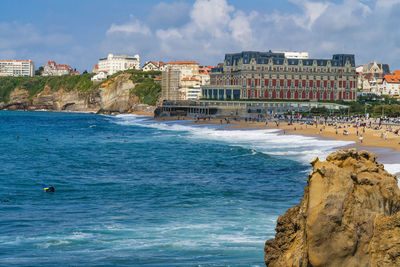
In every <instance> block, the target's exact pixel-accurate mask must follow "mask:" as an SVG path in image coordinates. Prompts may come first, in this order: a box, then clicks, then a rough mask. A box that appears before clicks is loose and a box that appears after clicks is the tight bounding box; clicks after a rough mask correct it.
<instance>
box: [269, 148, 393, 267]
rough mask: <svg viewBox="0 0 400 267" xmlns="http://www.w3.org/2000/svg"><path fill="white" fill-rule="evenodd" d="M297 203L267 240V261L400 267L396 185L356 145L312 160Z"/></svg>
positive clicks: (318, 264)
mask: <svg viewBox="0 0 400 267" xmlns="http://www.w3.org/2000/svg"><path fill="white" fill-rule="evenodd" d="M312 165H313V171H312V172H311V173H310V175H309V177H308V180H307V185H306V187H305V189H304V196H303V199H302V201H301V202H300V204H299V205H298V206H296V207H293V208H291V209H289V210H288V211H287V212H286V214H284V215H282V216H280V217H279V219H278V221H277V227H276V231H277V233H276V236H275V238H274V239H270V240H268V241H267V242H266V244H265V262H266V264H267V265H268V266H400V265H399V262H400V215H399V214H398V211H399V210H400V190H399V188H398V183H397V178H396V176H394V175H392V174H389V173H388V172H386V171H385V170H384V168H383V165H382V164H379V163H377V162H376V156H375V155H374V154H372V153H370V152H367V151H360V152H357V151H356V150H355V149H349V150H340V151H338V152H335V153H332V154H330V155H329V156H328V157H327V158H326V161H324V162H321V161H319V160H318V159H315V160H314V161H313V162H312Z"/></svg>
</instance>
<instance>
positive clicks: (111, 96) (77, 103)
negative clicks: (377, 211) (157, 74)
mask: <svg viewBox="0 0 400 267" xmlns="http://www.w3.org/2000/svg"><path fill="white" fill-rule="evenodd" d="M28 79H29V78H28ZM136 85H137V83H134V82H133V81H132V79H131V75H130V74H127V73H122V74H120V75H117V76H116V77H113V78H112V79H110V80H107V81H105V82H103V83H102V84H100V85H99V86H98V87H96V88H95V89H92V90H87V91H82V90H78V89H76V88H73V89H72V90H68V89H65V88H63V87H62V86H61V87H59V88H52V87H51V86H50V85H48V84H45V85H44V86H43V88H42V89H40V90H39V91H38V92H37V93H35V94H33V95H32V94H30V92H29V90H28V89H27V88H20V87H16V88H14V89H13V90H12V91H11V92H10V94H9V99H8V101H6V102H0V109H3V110H50V111H91V112H97V113H105V114H111V113H132V112H139V113H140V112H141V113H153V112H154V109H155V107H154V106H152V105H147V104H145V103H143V102H142V101H141V99H140V98H139V97H138V96H137V95H136V94H135V91H134V89H135V87H136Z"/></svg>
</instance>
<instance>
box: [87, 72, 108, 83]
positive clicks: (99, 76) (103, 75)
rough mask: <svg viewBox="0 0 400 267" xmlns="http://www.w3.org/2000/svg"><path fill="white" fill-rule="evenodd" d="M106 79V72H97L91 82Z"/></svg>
mask: <svg viewBox="0 0 400 267" xmlns="http://www.w3.org/2000/svg"><path fill="white" fill-rule="evenodd" d="M106 79H107V71H105V70H103V71H99V72H98V73H97V74H96V75H94V76H93V77H92V78H91V80H92V81H93V82H101V81H104V80H106Z"/></svg>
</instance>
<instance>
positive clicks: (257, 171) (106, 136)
mask: <svg viewBox="0 0 400 267" xmlns="http://www.w3.org/2000/svg"><path fill="white" fill-rule="evenodd" d="M16 136H19V138H16ZM46 139H48V140H46ZM341 144H344V142H333V141H322V140H316V139H313V138H311V137H299V136H283V135H278V133H276V132H274V131H262V130H255V131H241V130H228V129H225V128H218V126H193V125H189V124H187V123H184V122H179V121H178V122H168V123H160V122H155V121H149V120H147V119H145V118H142V117H138V116H100V115H93V114H78V113H53V112H11V111H2V112H0V165H1V167H0V200H1V201H2V202H0V266H263V265H264V260H263V257H264V251H263V248H264V242H265V241H266V240H267V239H269V238H271V237H273V235H274V234H275V233H274V228H275V223H276V219H277V217H278V216H279V215H280V214H283V213H284V212H285V211H286V210H287V209H288V208H289V207H291V206H293V205H296V204H297V203H298V202H299V201H300V199H301V197H302V194H303V187H304V185H305V183H306V178H307V172H308V171H309V170H310V167H309V165H308V164H307V162H308V161H309V160H310V159H312V158H313V157H314V156H316V155H322V156H323V155H325V154H326V153H328V152H329V151H330V150H331V149H332V148H333V147H334V146H337V145H341ZM42 184H46V185H49V184H52V185H54V187H55V189H56V192H55V193H44V192H43V190H42ZM4 200H8V202H5V201H4Z"/></svg>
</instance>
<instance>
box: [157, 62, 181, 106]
mask: <svg viewBox="0 0 400 267" xmlns="http://www.w3.org/2000/svg"><path fill="white" fill-rule="evenodd" d="M179 75H180V70H179V69H177V68H173V67H170V68H167V69H166V70H165V71H163V72H162V76H161V77H162V80H161V98H162V99H163V100H180V93H179V89H180V87H179V81H180V79H179Z"/></svg>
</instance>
